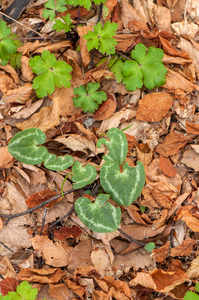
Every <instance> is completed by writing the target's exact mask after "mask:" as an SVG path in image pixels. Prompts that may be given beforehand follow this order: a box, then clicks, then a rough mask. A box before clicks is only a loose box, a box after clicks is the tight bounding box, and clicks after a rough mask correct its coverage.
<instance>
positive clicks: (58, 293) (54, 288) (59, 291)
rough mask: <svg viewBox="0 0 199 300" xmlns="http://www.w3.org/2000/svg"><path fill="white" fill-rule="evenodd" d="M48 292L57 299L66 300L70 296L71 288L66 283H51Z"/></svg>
mask: <svg viewBox="0 0 199 300" xmlns="http://www.w3.org/2000/svg"><path fill="white" fill-rule="evenodd" d="M48 293H49V295H50V296H51V297H54V298H55V299H57V300H66V299H68V298H69V289H68V287H67V286H66V284H64V283H50V284H49V289H48Z"/></svg>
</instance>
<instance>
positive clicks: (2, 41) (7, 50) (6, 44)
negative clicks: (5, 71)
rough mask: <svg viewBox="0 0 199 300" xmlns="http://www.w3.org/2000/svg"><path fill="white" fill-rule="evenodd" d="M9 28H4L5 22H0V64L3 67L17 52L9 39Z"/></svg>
mask: <svg viewBox="0 0 199 300" xmlns="http://www.w3.org/2000/svg"><path fill="white" fill-rule="evenodd" d="M10 35H11V28H10V27H8V26H6V22H4V21H3V20H0V59H1V62H0V64H1V65H3V66H5V65H6V64H7V63H8V61H9V59H10V58H11V55H12V54H14V53H16V52H17V46H16V44H15V43H14V41H13V40H12V38H11V37H9V36H10Z"/></svg>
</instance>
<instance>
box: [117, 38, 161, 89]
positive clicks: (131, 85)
mask: <svg viewBox="0 0 199 300" xmlns="http://www.w3.org/2000/svg"><path fill="white" fill-rule="evenodd" d="M163 56H164V51H163V50H162V49H156V48H155V47H149V48H148V51H147V53H146V47H145V46H144V45H143V44H141V43H139V44H137V45H136V46H135V50H132V52H131V57H132V58H133V59H135V60H133V61H126V62H125V63H124V65H123V68H122V75H123V76H124V77H125V78H124V80H123V83H124V84H126V88H127V90H128V91H134V90H136V88H139V89H140V88H141V87H142V86H143V83H144V85H145V86H146V87H147V88H148V89H153V88H154V87H155V86H156V87H158V86H162V85H163V84H164V83H165V79H166V78H165V74H166V73H167V69H166V68H165V67H164V64H163V61H162V58H163Z"/></svg>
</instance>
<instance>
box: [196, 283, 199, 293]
mask: <svg viewBox="0 0 199 300" xmlns="http://www.w3.org/2000/svg"><path fill="white" fill-rule="evenodd" d="M195 290H196V292H199V282H197V283H196V285H195Z"/></svg>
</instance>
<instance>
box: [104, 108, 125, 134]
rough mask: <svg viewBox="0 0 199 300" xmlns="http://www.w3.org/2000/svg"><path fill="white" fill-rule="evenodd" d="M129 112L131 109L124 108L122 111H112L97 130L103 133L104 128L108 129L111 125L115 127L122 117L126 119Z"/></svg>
mask: <svg viewBox="0 0 199 300" xmlns="http://www.w3.org/2000/svg"><path fill="white" fill-rule="evenodd" d="M130 113H131V109H125V110H123V111H122V110H121V111H118V112H116V113H114V114H113V115H112V116H110V117H109V118H108V119H106V120H104V121H102V124H101V126H100V128H99V132H100V133H104V132H106V130H109V129H111V128H113V127H117V126H118V125H119V124H120V122H121V120H122V119H124V120H126V121H128V118H129V115H130Z"/></svg>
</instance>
